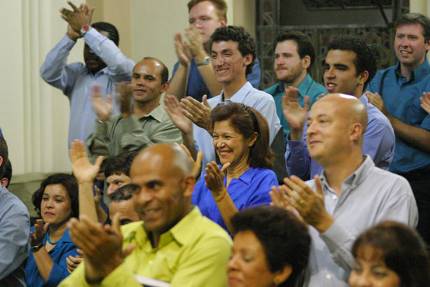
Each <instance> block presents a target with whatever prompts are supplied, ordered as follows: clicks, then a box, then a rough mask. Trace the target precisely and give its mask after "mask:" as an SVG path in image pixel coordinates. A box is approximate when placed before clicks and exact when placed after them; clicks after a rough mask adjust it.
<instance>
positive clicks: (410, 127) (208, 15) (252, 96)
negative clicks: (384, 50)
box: [0, 0, 430, 287]
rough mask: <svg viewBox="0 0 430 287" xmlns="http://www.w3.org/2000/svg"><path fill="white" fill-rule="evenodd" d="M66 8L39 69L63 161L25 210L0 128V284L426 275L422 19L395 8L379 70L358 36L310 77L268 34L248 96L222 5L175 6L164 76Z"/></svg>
mask: <svg viewBox="0 0 430 287" xmlns="http://www.w3.org/2000/svg"><path fill="white" fill-rule="evenodd" d="M68 3H69V6H70V7H68V8H63V9H61V10H60V14H61V17H62V18H63V19H64V20H65V21H66V22H67V32H66V35H65V36H64V37H63V38H62V39H61V40H60V42H59V43H58V44H57V45H56V46H55V47H54V48H53V49H52V50H51V51H50V52H49V53H48V55H47V56H46V60H45V62H44V63H43V64H42V67H41V69H40V73H41V77H42V78H43V79H44V80H45V81H46V82H47V83H48V84H50V85H52V86H54V87H56V88H58V89H61V90H62V91H63V93H64V94H65V95H66V96H67V97H68V99H69V100H70V107H71V113H70V126H69V141H68V143H69V147H70V160H71V164H72V172H71V173H70V174H65V173H56V174H52V175H50V176H48V177H47V178H46V179H44V180H43V181H42V183H41V184H40V188H39V189H37V190H36V191H35V192H34V194H33V197H32V202H33V205H34V208H35V211H36V213H37V217H36V218H30V216H29V212H28V209H27V207H25V205H24V204H23V203H22V202H21V201H20V200H19V199H18V197H17V196H16V195H14V194H13V191H9V190H8V187H9V183H10V182H11V178H12V162H11V160H10V159H9V156H8V146H7V142H6V136H5V131H3V133H2V132H1V130H0V184H1V185H0V287H3V286H4V287H12V286H13V287H16V286H18V287H20V286H30V287H31V286H64V287H66V286H73V287H75V286H106V287H109V286H112V287H113V286H127V287H129V286H130V287H132V286H195V287H200V286H209V287H212V286H213V287H217V286H230V287H273V286H291V287H298V286H311V287H313V286H315V287H320V286H322V287H324V286H334V287H337V286H340V287H341V286H353V287H357V286H372V287H378V286H380V287H425V286H430V256H429V250H430V249H429V244H430V216H429V215H430V205H429V198H430V65H429V62H428V60H427V59H426V56H427V51H428V50H430V19H428V18H427V17H426V16H424V15H421V14H418V13H407V14H404V15H402V16H400V18H399V19H398V21H397V22H396V23H395V25H394V32H395V35H394V46H393V49H394V52H395V55H396V58H397V63H396V64H395V65H394V66H392V67H389V68H387V69H383V70H379V71H377V65H376V58H375V56H374V54H373V52H372V50H371V49H370V48H369V45H368V44H367V40H366V39H360V38H359V37H351V36H334V37H333V38H332V39H331V41H330V42H329V43H328V44H327V49H326V51H327V52H326V54H325V58H324V61H323V65H322V67H321V69H322V74H323V83H318V81H317V80H316V79H313V78H312V77H311V75H310V74H309V70H310V67H311V66H312V65H314V64H315V51H314V47H313V46H312V43H311V41H310V39H309V38H308V36H306V35H305V34H302V33H300V32H298V31H284V32H281V33H280V34H279V36H278V37H277V38H276V40H275V43H274V45H273V58H274V64H273V69H274V72H275V75H276V80H277V82H276V83H274V84H273V86H271V87H269V88H268V89H266V91H262V90H259V84H260V73H261V72H260V66H259V61H258V59H257V55H256V49H255V42H254V40H253V39H252V37H251V36H250V34H249V33H248V32H247V31H245V29H244V28H242V27H237V26H228V25H227V16H226V15H227V4H226V2H225V1H224V0H190V1H189V2H188V16H189V27H188V28H187V29H186V30H185V31H184V35H182V34H181V33H177V34H176V35H175V37H174V49H175V51H176V55H177V57H178V61H177V63H176V64H175V65H174V67H173V73H172V76H171V78H170V79H169V69H168V67H167V66H166V65H165V64H164V63H163V62H162V60H160V59H157V58H154V57H151V56H150V55H148V56H146V57H144V58H143V59H141V60H140V61H138V62H137V63H136V64H135V63H134V62H133V61H132V60H130V59H129V58H128V57H127V56H126V55H124V53H123V52H121V50H120V49H119V47H118V44H119V33H118V31H117V29H116V28H115V26H114V25H112V24H110V23H107V22H96V23H92V22H91V19H92V15H93V12H94V9H92V8H90V7H89V6H88V5H87V4H81V5H80V6H79V7H78V6H75V5H74V4H73V3H71V2H68ZM80 38H82V39H83V41H85V48H84V62H85V63H73V64H67V56H68V52H69V51H70V50H71V49H72V48H73V46H74V45H75V43H76V41H78V40H79V39H80ZM172 48H173V47H172Z"/></svg>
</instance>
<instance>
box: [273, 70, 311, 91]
mask: <svg viewBox="0 0 430 287" xmlns="http://www.w3.org/2000/svg"><path fill="white" fill-rule="evenodd" d="M312 82H313V80H312V78H311V76H310V75H309V74H306V76H305V78H304V79H303V81H301V82H300V84H299V86H298V87H297V89H298V90H299V96H302V94H303V93H305V92H306V91H307V90H308V88H309V86H310V85H312ZM284 90H285V83H284V82H282V81H279V82H278V85H277V86H276V93H284Z"/></svg>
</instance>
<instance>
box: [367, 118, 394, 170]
mask: <svg viewBox="0 0 430 287" xmlns="http://www.w3.org/2000/svg"><path fill="white" fill-rule="evenodd" d="M394 143H395V136H394V131H393V129H392V127H391V125H390V123H389V122H388V120H387V121H386V122H384V121H382V120H381V119H379V118H374V119H373V120H372V121H371V122H369V124H368V126H367V128H366V132H365V133H364V144H363V153H364V154H367V155H369V156H370V157H371V158H372V160H373V161H374V162H375V165H376V166H377V167H379V168H383V169H388V166H389V165H390V163H391V161H392V160H393V157H394Z"/></svg>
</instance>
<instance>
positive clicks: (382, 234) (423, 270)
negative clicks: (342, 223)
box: [352, 221, 430, 287]
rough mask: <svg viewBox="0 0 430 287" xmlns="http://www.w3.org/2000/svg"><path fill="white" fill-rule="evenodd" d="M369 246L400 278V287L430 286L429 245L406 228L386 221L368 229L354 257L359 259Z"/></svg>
mask: <svg viewBox="0 0 430 287" xmlns="http://www.w3.org/2000/svg"><path fill="white" fill-rule="evenodd" d="M366 246H369V247H371V248H373V249H375V250H377V251H378V252H380V253H381V256H382V258H381V259H382V260H383V261H384V262H385V264H386V266H387V267H388V268H389V269H391V270H393V271H394V272H395V273H396V274H397V275H398V276H399V278H400V284H401V286H409V287H424V286H429V285H430V259H429V254H428V251H427V247H426V244H425V243H424V241H423V240H422V239H421V237H420V236H419V235H418V233H417V232H416V231H415V230H413V229H411V228H410V227H408V226H407V225H405V224H403V223H399V222H394V221H386V222H382V223H379V224H377V225H375V226H374V227H371V228H370V229H368V230H366V231H365V232H364V233H362V234H361V235H360V236H359V237H358V238H357V239H356V240H355V242H354V245H353V247H352V254H353V255H354V257H355V258H357V256H358V254H359V252H360V249H361V248H363V247H366Z"/></svg>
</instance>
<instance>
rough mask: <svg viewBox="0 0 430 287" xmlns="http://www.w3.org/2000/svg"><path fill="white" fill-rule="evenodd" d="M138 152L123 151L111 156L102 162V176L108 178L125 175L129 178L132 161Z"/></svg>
mask: <svg viewBox="0 0 430 287" xmlns="http://www.w3.org/2000/svg"><path fill="white" fill-rule="evenodd" d="M138 153H139V151H131V152H129V151H125V152H122V153H121V154H119V155H117V156H112V157H109V158H107V159H106V160H105V161H104V163H103V164H104V174H105V177H106V178H108V177H109V176H111V175H113V174H121V173H123V174H125V175H127V176H130V167H131V163H132V162H133V159H134V158H135V157H136V155H137V154H138Z"/></svg>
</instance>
